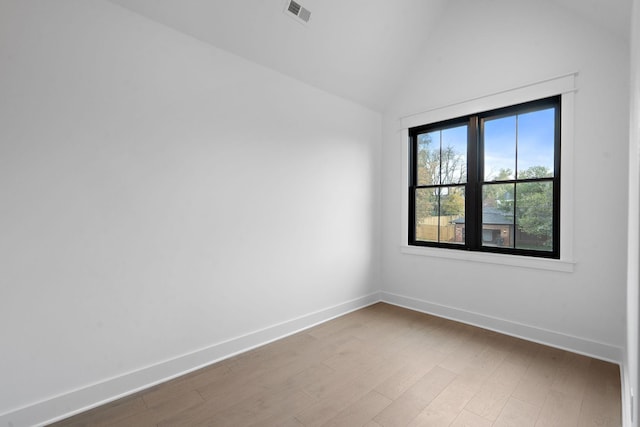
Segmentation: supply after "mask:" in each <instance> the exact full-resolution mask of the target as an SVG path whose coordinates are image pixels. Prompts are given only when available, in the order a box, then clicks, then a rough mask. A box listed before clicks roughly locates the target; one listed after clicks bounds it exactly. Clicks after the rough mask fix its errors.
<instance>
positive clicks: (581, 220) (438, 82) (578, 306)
mask: <svg viewBox="0 0 640 427" xmlns="http://www.w3.org/2000/svg"><path fill="white" fill-rule="evenodd" d="M432 34H433V38H432V39H430V40H429V42H428V45H427V46H426V48H425V50H423V51H421V52H419V53H417V55H416V61H415V66H414V71H413V74H412V76H410V77H409V78H408V79H407V80H406V83H405V85H404V88H403V89H402V90H401V91H400V92H399V93H398V96H397V97H396V99H395V101H394V102H393V103H392V105H391V106H390V107H389V109H388V110H387V111H386V112H385V114H384V120H383V129H384V134H383V155H382V159H383V160H382V162H383V163H382V170H383V179H382V191H383V219H382V221H383V225H382V230H383V260H384V263H383V273H382V278H383V284H382V286H383V291H384V292H386V293H387V295H386V297H385V298H387V299H391V300H394V301H402V302H404V303H405V304H407V305H410V306H413V307H417V308H422V309H424V310H429V311H432V312H435V313H436V314H440V315H447V316H450V317H454V318H458V319H462V320H465V321H469V322H474V323H478V324H481V325H484V326H490V327H492V328H495V329H499V330H502V331H505V332H508V333H513V334H520V335H524V336H525V337H526V338H530V339H535V340H539V341H546V342H549V343H552V344H554V345H559V346H565V347H568V348H570V349H572V350H578V351H581V352H588V353H591V354H592V355H595V356H599V357H603V358H608V359H613V360H617V361H620V360H621V359H622V349H623V347H624V346H625V310H624V306H625V292H626V291H625V289H626V287H625V281H626V279H625V278H626V274H625V272H626V239H627V237H626V236H627V234H626V232H627V227H626V218H627V212H626V210H627V179H628V178H627V170H628V168H627V164H628V159H627V155H628V149H627V145H628V142H627V141H628V134H627V130H628V128H629V127H628V80H629V74H628V73H629V62H628V44H627V42H626V41H624V40H622V39H618V38H616V36H615V35H612V34H610V33H608V32H606V31H604V30H603V29H601V28H599V27H598V26H597V25H596V24H593V23H589V22H586V21H584V20H583V19H582V18H578V17H576V16H575V15H574V14H572V13H569V12H567V11H565V10H564V9H562V8H560V7H558V6H556V5H553V4H551V3H547V2H531V1H521V0H519V1H512V0H492V1H477V0H461V1H456V2H450V3H449V6H448V9H447V10H446V12H445V14H444V16H443V18H442V19H441V20H440V22H439V26H438V27H437V28H435V29H434V31H433V33H432ZM571 72H578V73H579V75H578V78H577V79H576V84H577V86H578V92H577V93H576V95H575V129H574V135H575V155H574V158H573V159H572V160H573V162H574V180H575V191H574V194H573V197H574V201H575V204H574V211H575V217H574V218H573V223H574V229H575V236H574V241H573V245H574V256H575V262H576V264H575V268H574V272H573V273H561V272H554V271H546V270H535V269H528V268H520V267H510V266H501V265H495V264H483V263H477V262H468V261H461V260H451V259H442V258H430V257H425V256H416V255H409V254H404V253H401V251H400V247H401V242H402V241H403V239H404V241H405V242H406V236H405V231H404V229H402V228H401V221H402V218H401V196H402V192H403V191H406V189H405V188H403V187H402V180H403V177H402V174H401V167H402V162H403V159H402V154H401V153H402V143H403V141H401V137H400V132H399V128H400V124H399V118H401V117H404V116H407V115H410V114H413V113H418V112H422V111H427V110H429V109H431V108H435V107H440V106H443V105H447V104H450V103H455V102H459V101H464V100H468V99H472V98H475V97H478V96H483V95H487V94H491V93H495V92H499V91H502V90H507V89H511V88H515V87H518V86H521V85H526V84H529V83H533V82H537V81H540V80H543V79H548V78H551V77H555V76H559V75H563V74H565V73H571Z"/></svg>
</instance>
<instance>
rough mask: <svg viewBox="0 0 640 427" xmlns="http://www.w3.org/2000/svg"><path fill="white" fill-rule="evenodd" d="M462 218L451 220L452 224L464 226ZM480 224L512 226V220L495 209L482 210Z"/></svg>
mask: <svg viewBox="0 0 640 427" xmlns="http://www.w3.org/2000/svg"><path fill="white" fill-rule="evenodd" d="M464 222H465V220H464V217H463V218H458V219H455V220H453V223H454V224H464ZM482 223H483V224H493V225H511V226H512V225H513V219H510V218H509V217H508V216H507V215H506V214H505V213H504V212H502V211H501V210H499V209H496V208H482Z"/></svg>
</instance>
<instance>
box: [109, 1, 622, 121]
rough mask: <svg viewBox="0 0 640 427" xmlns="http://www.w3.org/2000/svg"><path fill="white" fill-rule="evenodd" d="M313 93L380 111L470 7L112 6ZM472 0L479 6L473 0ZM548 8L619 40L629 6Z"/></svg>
mask: <svg viewBox="0 0 640 427" xmlns="http://www.w3.org/2000/svg"><path fill="white" fill-rule="evenodd" d="M110 1H112V2H113V3H117V4H120V5H122V6H124V7H126V8H128V9H130V10H132V11H135V12H137V13H139V14H141V15H143V16H146V17H148V18H150V19H152V20H154V21H157V22H160V23H162V24H165V25H167V26H169V27H172V28H174V29H176V30H178V31H181V32H183V33H186V34H189V35H191V36H193V37H195V38H198V39H200V40H202V41H204V42H207V43H210V44H212V45H214V46H216V47H219V48H221V49H224V50H226V51H229V52H231V53H234V54H236V55H239V56H241V57H244V58H246V59H248V60H250V61H253V62H255V63H258V64H261V65H263V66H265V67H268V68H271V69H274V70H276V71H279V72H281V73H283V74H286V75H289V76H291V77H293V78H295V79H298V80H301V81H303V82H305V83H308V84H310V85H312V86H315V87H318V88H320V89H323V90H326V91H328V92H331V93H334V94H336V95H339V96H342V97H345V98H347V99H351V100H353V101H355V102H357V103H360V104H362V105H365V106H367V107H369V108H371V109H373V110H377V111H381V110H383V109H384V107H385V105H386V104H387V103H388V102H389V100H390V98H391V96H392V95H393V93H394V90H395V89H396V88H397V87H398V85H400V84H401V83H402V80H403V77H404V76H405V75H406V74H407V73H408V72H409V70H410V67H411V64H412V56H413V55H414V54H415V52H417V51H420V50H422V49H423V48H424V46H425V45H426V43H427V42H428V40H429V34H430V32H431V31H432V30H433V28H434V27H436V24H437V22H438V19H439V18H440V17H441V16H442V14H443V13H444V12H445V10H446V7H447V3H448V2H452V1H469V0H393V1H389V0H346V1H338V0H297V2H298V3H300V4H301V5H302V6H303V7H305V8H306V9H308V10H309V11H311V19H310V21H309V23H308V24H306V25H303V24H301V23H300V22H297V21H296V20H295V19H292V18H291V17H290V16H288V14H285V13H284V10H285V8H286V6H287V5H288V0H243V1H222V0H180V1H176V0H110ZM475 1H477V0H475ZM517 1H550V2H555V3H556V4H558V5H559V6H560V7H563V8H566V9H568V10H570V11H571V12H572V13H574V14H576V15H578V16H580V17H582V18H583V19H585V20H587V21H589V22H590V23H591V24H592V25H594V26H595V27H598V28H600V29H604V30H605V31H608V32H610V33H612V34H613V35H614V36H616V37H620V38H621V39H622V40H625V39H626V40H628V38H629V25H630V24H629V16H630V11H631V0H517Z"/></svg>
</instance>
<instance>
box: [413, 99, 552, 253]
mask: <svg viewBox="0 0 640 427" xmlns="http://www.w3.org/2000/svg"><path fill="white" fill-rule="evenodd" d="M547 108H554V109H555V117H554V118H555V120H554V161H553V169H554V170H553V176H552V177H545V178H528V179H518V177H517V176H514V179H508V180H501V181H499V182H500V183H504V184H511V183H514V184H515V183H525V182H551V183H552V188H553V198H552V199H553V201H552V203H553V205H552V215H553V218H552V248H551V250H535V249H521V248H515V247H505V246H487V245H483V244H482V188H483V185H484V184H487V183H495V182H496V181H485V180H484V171H483V164H484V159H483V156H484V141H483V135H484V123H485V121H486V120H489V119H495V118H498V117H500V116H509V115H513V114H524V113H527V112H532V111H537V110H544V109H547ZM561 111H562V97H561V95H556V96H551V97H547V98H542V99H538V100H534V101H528V102H523V103H519V104H515V105H510V106H506V107H501V108H496V109H492V110H489V111H483V112H479V113H474V114H469V115H465V116H461V117H457V118H453V119H448V120H443V121H439V122H435V123H429V124H425V125H420V126H415V127H412V128H409V218H408V219H409V224H408V225H409V227H408V228H409V229H408V244H409V245H411V246H425V247H437V248H443V249H454V250H465V251H474V252H489V253H499V254H508V255H522V256H529V257H540V258H553V259H560V243H561V242H560V179H561V173H560V172H561V171H560V163H561V162H560V160H561V140H560V139H561V138H560V135H561ZM465 124H466V125H467V129H468V132H467V153H466V154H467V180H466V183H465V184H464V188H465V226H464V234H465V242H464V243H448V242H434V241H424V240H417V239H416V212H415V208H416V206H415V200H416V197H415V195H416V190H417V189H420V188H429V187H431V188H435V187H441V188H442V187H450V186H451V184H441V183H440V184H429V185H418V167H417V158H418V138H417V137H418V135H422V134H424V133H426V132H432V131H436V130H444V129H447V128H451V127H455V126H461V125H465ZM516 159H517V154H516ZM514 173H515V171H514ZM514 199H515V196H514ZM514 229H515V222H514ZM515 234H516V233H515V232H514V239H515ZM514 246H515V244H514Z"/></svg>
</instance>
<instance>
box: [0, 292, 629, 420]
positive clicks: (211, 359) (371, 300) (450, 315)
mask: <svg viewBox="0 0 640 427" xmlns="http://www.w3.org/2000/svg"><path fill="white" fill-rule="evenodd" d="M380 301H382V302H386V303H389V304H393V305H397V306H400V307H405V308H408V309H411V310H415V311H420V312H424V313H429V314H432V315H435V316H439V317H443V318H446V319H451V320H455V321H458V322H462V323H467V324H470V325H473V326H478V327H481V328H484V329H490V330H493V331H496V332H500V333H503V334H506V335H511V336H515V337H518V338H522V339H525V340H528V341H534V342H538V343H540V344H545V345H549V346H552V347H557V348H560V349H563V350H568V351H571V352H574V353H581V354H584V355H587V356H590V357H594V358H597V359H601V360H606V361H609V362H613V363H616V364H619V365H621V376H622V378H621V380H622V382H623V384H622V399H623V418H624V417H625V416H627V415H628V413H627V411H629V410H630V409H629V407H628V406H629V405H628V402H629V390H628V387H627V388H625V387H626V385H627V384H629V382H628V381H626V380H627V378H626V377H625V375H626V369H624V365H623V363H622V362H623V350H622V349H621V348H620V347H616V346H612V345H610V344H605V343H600V342H596V341H592V340H588V339H584V338H580V337H576V336H572V335H567V334H562V333H559V332H554V331H550V330H546V329H542V328H537V327H534V326H529V325H525V324H521V323H517V322H513V321H509V320H505V319H500V318H496V317H492V316H487V315H484V314H480V313H474V312H471V311H467V310H462V309H459V308H454V307H448V306H444V305H440V304H435V303H432V302H428V301H424V300H420V299H417V298H412V297H406V296H403V295H398V294H394V293H390V292H374V293H372V294H369V295H365V296H363V297H360V298H356V299H353V300H350V301H347V302H344V303H341V304H338V305H335V306H333V307H329V308H326V309H322V310H319V311H316V312H313V313H310V314H306V315H304V316H300V317H298V318H295V319H291V320H288V321H285V322H282V323H279V324H276V325H272V326H269V327H266V328H264V329H260V330H257V331H254V332H251V333H249V334H246V335H243V336H239V337H236V338H233V339H231V340H228V341H224V342H221V343H218V344H214V345H212V346H210V347H206V348H203V349H201V350H198V351H195V352H192V353H188V354H185V355H182V356H180V357H177V358H174V359H170V360H167V361H164V362H161V363H158V364H155V365H151V366H148V367H146V368H143V369H140V370H136V371H133V372H129V373H127V374H124V375H121V376H118V377H115V378H110V379H106V380H104V381H101V382H99V383H96V384H92V385H89V386H86V387H83V388H80V389H78V390H74V391H71V392H69V393H64V394H61V395H58V396H55V397H52V398H50V399H47V400H44V401H41V402H36V403H34V404H31V405H28V406H26V407H23V408H18V409H15V410H12V411H10V412H6V413H4V414H0V426H2V427H4V426H7V427H22V426H42V425H45V424H48V423H51V422H54V421H57V420H61V419H64V418H66V417H69V416H71V415H74V414H76V413H80V412H83V411H86V410H88V409H91V408H94V407H96V406H100V405H102V404H105V403H108V402H111V401H113V400H116V399H119V398H121V397H124V396H127V395H130V394H133V393H135V392H137V391H140V390H144V389H145V388H148V387H151V386H153V385H156V384H159V383H162V382H165V381H168V380H170V379H172V378H175V377H178V376H181V375H184V374H186V373H189V372H192V371H195V370H197V369H200V368H202V367H205V366H207V365H210V364H212V363H215V362H218V361H220V360H223V359H226V358H229V357H231V356H234V355H236V354H238V353H242V352H245V351H247V350H250V349H252V348H255V347H259V346H261V345H264V344H267V343H269V342H272V341H275V340H278V339H280V338H283V337H286V336H288V335H291V334H294V333H296V332H299V331H301V330H304V329H307V328H310V327H312V326H314V325H317V324H319V323H323V322H326V321H328V320H331V319H333V318H336V317H339V316H342V315H344V314H347V313H349V312H351V311H354V310H358V309H360V308H363V307H366V306H369V305H371V304H375V303H377V302H380ZM624 425H625V426H626V425H627V424H626V423H625V424H624Z"/></svg>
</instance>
